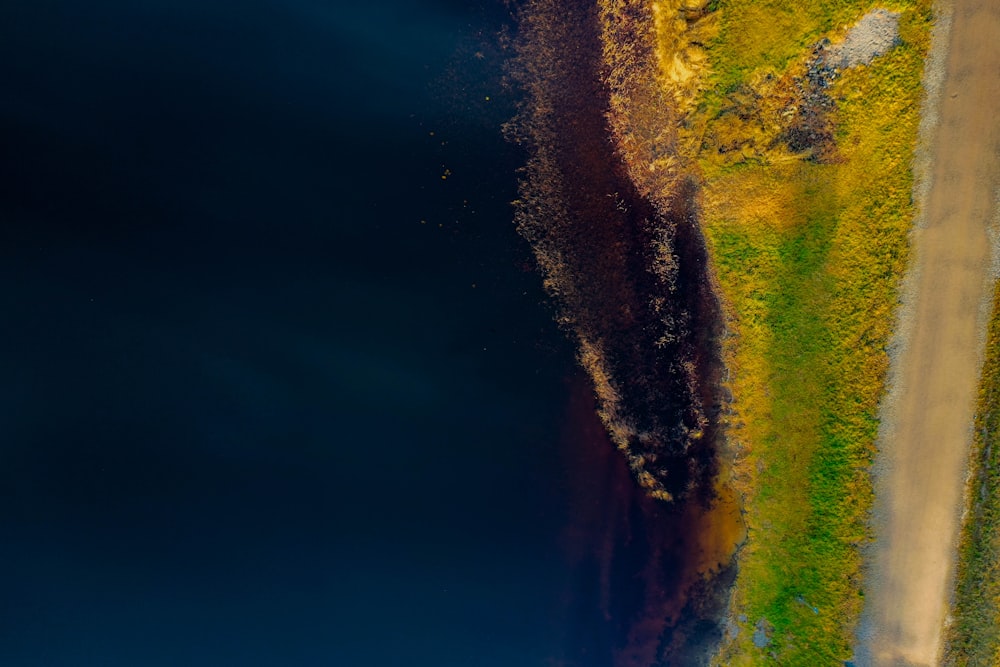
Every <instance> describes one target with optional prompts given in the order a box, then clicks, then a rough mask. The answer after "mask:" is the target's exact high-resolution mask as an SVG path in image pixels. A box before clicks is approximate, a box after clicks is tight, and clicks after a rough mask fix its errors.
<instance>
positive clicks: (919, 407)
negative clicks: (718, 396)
mask: <svg viewBox="0 0 1000 667" xmlns="http://www.w3.org/2000/svg"><path fill="white" fill-rule="evenodd" d="M939 9H940V10H941V11H942V13H943V15H944V16H945V18H946V19H947V17H948V15H949V14H950V16H951V27H950V31H948V30H943V31H941V32H944V33H946V34H943V35H940V34H939V35H938V36H939V37H943V39H939V40H938V42H937V47H936V53H934V54H932V58H931V60H930V64H929V71H928V74H927V76H926V77H925V78H926V79H927V81H928V84H929V86H928V87H929V90H930V92H931V95H930V98H929V103H928V104H927V105H926V106H925V110H924V113H925V119H924V120H925V123H924V125H923V128H922V130H923V131H922V134H923V140H924V141H926V142H927V148H928V150H929V153H927V152H925V158H926V160H925V163H924V165H925V166H926V169H924V171H925V173H923V174H921V163H920V161H919V160H918V164H917V173H918V180H919V181H922V183H923V187H922V188H921V187H918V189H917V198H918V200H919V202H921V203H922V206H921V209H922V217H921V219H920V220H918V221H917V225H916V228H915V230H914V236H913V243H914V245H913V248H914V253H915V255H914V262H913V268H912V269H911V273H910V275H909V276H908V277H907V282H906V287H905V289H904V294H903V298H904V304H903V307H902V312H901V316H900V322H899V326H898V328H897V340H896V342H895V345H896V346H897V353H896V354H895V355H894V358H893V362H892V368H891V376H890V384H889V386H890V390H889V395H888V397H887V399H886V402H885V405H884V406H883V415H882V417H883V427H882V434H881V438H880V440H881V443H880V454H879V460H878V462H877V464H876V465H877V467H876V506H875V514H874V516H873V526H874V528H875V534H876V542H875V545H874V546H873V548H872V549H871V552H870V554H869V557H870V558H869V571H868V579H867V583H866V589H867V590H866V598H865V599H866V605H867V606H866V609H865V612H864V615H863V618H862V625H861V628H860V630H859V645H858V651H857V660H856V664H858V665H859V666H868V665H871V666H875V667H881V666H893V667H916V666H925V665H927V666H929V665H936V664H937V663H938V661H939V660H940V653H941V649H942V646H941V636H942V628H943V624H944V621H945V615H946V613H947V610H948V604H949V600H950V596H951V591H952V587H953V578H954V562H955V557H956V543H957V538H958V530H959V524H960V516H961V512H962V507H963V489H964V483H965V475H966V468H967V458H968V452H969V444H970V442H971V434H972V419H973V412H974V409H975V396H976V388H977V384H978V379H979V370H980V366H981V360H982V351H983V336H984V332H985V324H986V321H987V317H988V313H989V310H988V306H987V305H985V304H988V303H989V297H990V295H991V287H992V277H991V271H990V268H991V243H990V236H991V235H990V225H991V222H992V221H993V219H994V205H995V196H996V193H997V188H998V187H1000V115H998V113H997V110H996V103H997V100H1000V3H997V2H996V0H954V2H953V3H950V4H948V5H944V4H943V3H942V6H941V7H939ZM949 32H950V34H947V33H949ZM935 59H937V64H936V65H935ZM935 67H943V71H936V70H935V69H934V68H935ZM942 74H943V79H942V78H941V75H942ZM937 84H939V85H940V91H939V93H940V94H939V95H935V94H934V88H935V86H936V85H937ZM935 121H936V122H935Z"/></svg>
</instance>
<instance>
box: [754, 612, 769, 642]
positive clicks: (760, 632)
mask: <svg viewBox="0 0 1000 667" xmlns="http://www.w3.org/2000/svg"><path fill="white" fill-rule="evenodd" d="M770 643H771V632H770V623H768V622H767V619H766V618H762V619H760V620H759V621H757V625H755V626H754V631H753V645H754V646H756V647H757V648H765V647H766V646H767V645H768V644H770Z"/></svg>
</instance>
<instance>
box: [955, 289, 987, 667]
mask: <svg viewBox="0 0 1000 667" xmlns="http://www.w3.org/2000/svg"><path fill="white" fill-rule="evenodd" d="M998 306H1000V290H995V291H994V297H993V317H992V319H991V321H990V327H989V334H988V338H987V346H986V358H985V360H984V364H983V372H982V380H981V383H980V389H979V405H978V410H977V414H976V428H975V437H974V440H973V448H972V456H971V458H970V461H971V468H972V470H971V473H972V475H971V481H970V485H969V489H968V491H969V497H970V500H971V502H970V506H969V508H968V514H967V515H966V518H965V523H964V525H963V527H962V538H961V542H960V544H959V562H958V573H957V585H956V590H955V604H954V608H953V609H952V616H953V619H954V620H953V623H952V625H951V627H950V628H949V632H948V636H947V650H946V654H945V656H946V658H945V664H947V665H950V666H956V667H989V666H992V665H996V664H998V663H1000V307H998Z"/></svg>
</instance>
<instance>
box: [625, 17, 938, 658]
mask: <svg viewBox="0 0 1000 667" xmlns="http://www.w3.org/2000/svg"><path fill="white" fill-rule="evenodd" d="M873 8H874V7H873V6H872V4H871V3H868V2H842V3H833V2H819V3H800V2H788V1H782V0H770V1H768V2H759V1H753V2H751V1H750V0H729V1H727V0H720V1H719V2H713V3H710V4H708V5H705V4H704V3H690V2H689V3H683V2H682V3H678V2H667V1H663V2H654V3H653V9H652V15H653V17H654V19H655V25H656V27H657V35H658V42H659V62H660V70H659V76H660V79H659V80H660V84H661V88H662V90H663V91H665V92H664V96H665V97H667V98H668V99H671V100H672V101H673V103H674V105H675V107H676V108H678V109H681V110H682V111H684V112H685V115H684V116H683V117H682V119H681V120H680V122H679V123H678V128H679V129H678V130H677V132H676V136H675V137H674V146H676V148H677V151H678V153H679V158H678V159H677V160H676V161H675V162H676V164H675V165H662V163H661V164H658V165H657V166H658V167H659V168H660V169H661V170H668V169H670V168H675V169H677V170H687V171H688V172H689V173H693V174H695V175H696V176H697V178H698V180H699V182H700V183H701V184H702V196H701V217H702V224H703V229H704V233H705V236H706V240H707V243H708V246H709V250H710V257H711V261H712V264H713V269H714V275H715V278H716V280H717V282H718V287H719V289H720V291H721V294H722V296H723V299H724V304H725V307H726V310H727V314H728V318H729V328H730V331H731V334H732V335H731V337H730V338H728V340H727V341H726V361H727V365H728V368H729V371H730V376H729V377H730V380H729V383H728V386H729V389H730V391H731V394H732V396H733V405H732V414H731V415H730V424H729V436H730V441H731V444H732V447H733V448H734V450H735V458H736V463H735V467H734V470H733V478H734V484H735V485H736V486H737V487H738V489H739V490H740V492H741V493H742V495H743V496H744V498H745V501H746V505H745V509H746V516H747V522H748V525H749V529H750V533H749V538H748V540H747V543H746V545H745V546H744V548H743V550H742V552H741V554H740V572H739V575H738V579H737V582H736V585H735V589H734V596H733V616H732V619H731V632H730V634H729V637H728V641H727V643H726V645H725V646H724V648H723V650H722V651H721V652H720V654H719V655H718V656H717V661H718V663H719V664H725V665H743V664H783V665H818V664H838V663H840V662H841V661H845V660H849V659H850V657H851V638H852V635H853V631H854V627H855V625H856V623H857V619H858V617H859V614H860V611H861V607H862V591H861V578H860V568H861V556H860V552H859V549H860V547H861V546H862V545H863V544H865V543H866V542H867V541H868V539H869V537H870V535H869V530H868V527H867V517H868V512H869V510H870V508H871V504H872V489H871V483H870V479H869V476H868V469H869V467H870V465H871V462H872V459H873V456H874V450H875V438H876V435H877V410H878V403H879V399H880V397H881V395H882V393H883V386H884V382H885V374H886V369H887V366H888V357H887V354H886V351H885V348H886V345H887V342H888V340H889V336H890V332H891V327H892V324H893V312H894V307H895V304H896V295H897V283H898V280H899V277H900V276H901V275H902V274H903V270H904V267H905V266H906V261H907V258H908V243H907V235H908V232H909V229H910V226H911V222H912V219H913V213H914V211H913V208H912V204H911V198H910V193H911V189H912V174H911V169H910V165H911V162H912V157H913V147H914V144H915V142H916V137H917V126H918V121H919V114H918V109H919V101H920V95H921V87H920V76H921V71H922V64H923V59H924V56H925V54H926V52H927V47H928V35H929V28H930V24H931V11H930V9H931V8H930V3H929V2H922V1H913V2H900V3H892V4H891V5H890V6H888V7H884V8H882V9H883V11H886V10H891V13H892V15H893V17H894V19H893V20H898V30H899V33H898V39H896V40H895V41H894V43H893V45H892V48H890V49H888V50H887V51H885V52H884V53H882V54H881V55H879V56H878V57H873V58H872V59H871V60H870V62H868V63H867V64H861V65H858V66H856V67H849V68H845V67H837V66H834V65H832V64H831V63H833V62H834V59H833V57H832V56H830V55H827V51H826V50H827V49H834V48H837V47H838V45H840V44H842V43H844V42H845V40H846V39H847V38H848V37H849V32H848V30H849V28H850V27H851V26H852V25H854V24H855V23H856V22H858V21H859V20H860V19H862V17H864V16H865V15H866V13H868V12H869V11H870V10H872V9H873ZM825 40H829V42H827V41H825ZM840 48H843V47H840ZM841 53H842V52H841ZM838 57H839V56H838ZM637 97H638V96H637ZM640 102H641V98H640ZM631 117H632V118H633V119H640V120H643V119H644V118H645V116H643V114H641V113H638V112H637V111H636V110H635V109H632V111H631ZM632 130H633V131H632V133H631V135H629V133H627V132H625V131H621V130H619V131H618V135H619V136H625V137H627V136H635V137H644V136H646V137H662V133H657V132H655V131H650V130H648V129H647V130H645V131H643V128H635V127H633V128H632ZM659 141H660V142H661V143H662V138H661V139H659ZM631 150H632V152H633V153H638V151H636V150H635V148H634V147H633V148H632V149H631ZM626 152H627V151H626ZM650 152H651V153H652V154H654V155H656V154H657V153H656V151H655V150H654V151H650ZM633 171H634V172H637V171H641V170H638V169H633ZM665 180H666V179H665ZM648 189H649V190H651V191H654V192H655V189H654V188H648Z"/></svg>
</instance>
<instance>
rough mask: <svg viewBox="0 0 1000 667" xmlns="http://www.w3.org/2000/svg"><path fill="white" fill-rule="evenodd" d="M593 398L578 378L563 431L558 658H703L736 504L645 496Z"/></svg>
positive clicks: (713, 635) (727, 566)
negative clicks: (565, 568)
mask: <svg viewBox="0 0 1000 667" xmlns="http://www.w3.org/2000/svg"><path fill="white" fill-rule="evenodd" d="M594 408H595V403H594V397H593V392H592V391H591V387H590V386H589V382H586V381H584V380H583V379H582V378H581V379H580V380H578V381H576V382H575V383H574V384H573V387H572V393H571V402H570V405H569V409H568V410H567V420H566V421H567V427H566V431H565V434H564V438H563V446H564V447H565V448H566V450H567V451H566V453H565V455H564V459H565V460H566V461H567V465H568V469H567V479H568V480H569V483H570V489H571V493H570V498H571V507H570V517H571V522H570V524H569V525H568V526H567V527H566V531H565V533H564V535H563V544H564V547H565V548H566V550H567V552H568V555H569V562H570V563H571V569H572V574H573V580H572V588H573V590H572V591H570V592H569V593H568V594H567V597H566V609H565V610H564V617H566V618H568V619H570V622H569V623H568V628H567V630H566V632H567V634H568V636H567V638H566V644H567V654H566V655H565V656H564V661H565V662H564V664H567V665H612V666H614V667H648V666H649V665H654V664H677V665H699V664H705V663H706V658H707V656H708V654H709V651H710V649H711V648H712V647H713V646H714V644H715V642H717V641H718V639H719V637H721V635H722V632H723V627H722V622H721V616H722V612H723V610H724V607H725V604H726V595H727V589H728V586H729V585H730V584H731V582H732V579H733V577H734V576H735V567H734V566H733V561H732V547H731V545H732V543H733V542H734V541H735V540H736V539H739V535H736V534H734V533H733V532H732V531H733V530H734V526H735V527H737V528H736V529H737V530H738V525H739V524H738V521H734V514H735V515H736V517H737V518H738V515H739V507H738V506H737V504H736V503H735V502H734V501H733V500H732V499H730V500H728V501H723V502H719V503H717V504H715V505H713V507H712V509H707V508H706V507H705V506H704V505H703V504H702V503H699V502H687V503H673V504H667V503H663V502H662V501H659V500H657V499H655V498H652V497H650V496H649V495H648V494H647V493H645V492H644V491H643V490H642V489H641V488H640V487H639V486H638V485H637V484H636V483H635V480H634V479H633V478H632V476H631V474H630V471H629V468H628V466H627V464H626V462H625V459H624V458H623V457H622V456H620V455H619V454H618V452H616V451H615V448H614V446H613V445H612V444H611V441H610V439H609V437H608V434H607V431H606V430H605V429H604V427H603V424H601V422H600V421H599V420H598V418H597V416H596V413H595V410H594ZM580 638H585V639H580ZM584 646H586V647H587V651H588V652H587V654H586V655H584V654H583V653H582V651H583V647H584ZM595 652H596V654H595Z"/></svg>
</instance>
